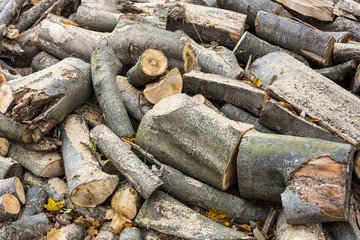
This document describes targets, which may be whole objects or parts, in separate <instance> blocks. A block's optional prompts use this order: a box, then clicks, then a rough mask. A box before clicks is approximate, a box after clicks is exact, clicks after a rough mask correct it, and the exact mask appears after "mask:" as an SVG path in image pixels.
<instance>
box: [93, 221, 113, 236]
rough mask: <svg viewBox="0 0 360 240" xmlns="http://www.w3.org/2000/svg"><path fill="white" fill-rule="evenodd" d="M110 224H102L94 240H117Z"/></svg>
mask: <svg viewBox="0 0 360 240" xmlns="http://www.w3.org/2000/svg"><path fill="white" fill-rule="evenodd" d="M110 224H111V223H110V222H106V223H104V224H103V225H102V226H101V228H100V229H99V233H98V235H97V236H96V238H95V240H117V239H118V238H117V237H116V235H115V233H114V231H113V228H112V227H111V226H110Z"/></svg>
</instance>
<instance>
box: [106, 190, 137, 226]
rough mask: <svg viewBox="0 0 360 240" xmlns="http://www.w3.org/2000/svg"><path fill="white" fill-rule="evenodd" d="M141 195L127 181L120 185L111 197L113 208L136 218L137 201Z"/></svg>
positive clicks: (124, 214)
mask: <svg viewBox="0 0 360 240" xmlns="http://www.w3.org/2000/svg"><path fill="white" fill-rule="evenodd" d="M138 200H139V196H138V193H137V191H136V190H135V189H134V188H133V187H132V186H131V184H129V183H125V184H123V185H121V186H120V187H119V189H118V190H117V191H116V193H115V194H114V195H113V197H112V199H111V208H112V209H113V210H114V211H116V212H117V213H119V214H120V215H122V216H124V217H126V218H127V219H130V220H132V219H134V218H135V217H136V214H137V206H136V205H137V202H138Z"/></svg>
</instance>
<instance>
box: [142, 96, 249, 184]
mask: <svg viewBox="0 0 360 240" xmlns="http://www.w3.org/2000/svg"><path fill="white" fill-rule="evenodd" d="M252 128H253V126H252V125H250V124H246V123H240V122H235V121H232V120H230V119H228V118H226V117H223V116H222V115H221V114H218V113H217V112H216V111H214V110H212V109H210V108H209V107H207V106H205V105H204V104H201V103H200V102H198V101H197V100H195V99H194V98H192V97H189V96H187V95H186V94H176V95H172V96H170V97H167V98H164V99H163V100H161V101H160V102H159V103H158V104H156V105H155V106H154V108H153V109H152V110H150V111H149V112H147V113H146V114H145V116H144V118H143V120H142V121H141V123H140V126H139V128H138V131H137V135H136V142H137V143H138V144H139V145H140V146H141V147H142V148H143V149H147V151H148V152H149V153H151V154H153V155H154V156H155V157H156V158H158V159H159V160H160V161H161V162H163V163H165V164H168V165H170V166H172V167H174V168H176V169H178V170H180V171H182V172H183V173H184V174H186V175H188V176H191V177H193V178H196V179H198V180H201V181H203V182H205V183H207V184H210V185H212V186H214V187H217V188H219V189H222V190H226V189H228V188H229V187H230V186H231V185H233V184H234V183H235V182H236V173H235V171H234V170H235V168H234V167H233V166H234V165H233V164H234V163H235V162H234V160H235V157H236V154H237V147H238V144H239V138H241V135H242V134H243V133H244V132H246V131H248V130H250V129H252Z"/></svg>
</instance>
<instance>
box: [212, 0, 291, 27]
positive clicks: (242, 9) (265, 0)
mask: <svg viewBox="0 0 360 240" xmlns="http://www.w3.org/2000/svg"><path fill="white" fill-rule="evenodd" d="M217 4H218V6H219V7H221V8H224V9H229V10H232V11H234V12H238V13H242V14H245V15H247V18H246V23H247V24H249V25H250V26H252V27H255V25H256V23H255V19H256V15H257V13H258V12H259V11H265V12H269V13H273V14H278V15H280V16H284V17H290V16H291V14H290V13H288V12H287V11H286V10H285V9H284V8H283V7H282V6H281V5H280V4H277V3H275V2H272V1H270V0H260V1H252V0H241V1H234V0H217Z"/></svg>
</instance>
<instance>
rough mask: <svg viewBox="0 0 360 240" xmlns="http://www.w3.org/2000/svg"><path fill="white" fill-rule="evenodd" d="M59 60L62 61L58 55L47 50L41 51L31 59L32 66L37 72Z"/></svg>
mask: <svg viewBox="0 0 360 240" xmlns="http://www.w3.org/2000/svg"><path fill="white" fill-rule="evenodd" d="M58 62H60V59H58V58H57V57H54V56H52V55H51V54H49V53H47V52H44V51H41V52H39V53H38V54H37V55H36V56H35V57H34V58H33V60H32V61H31V67H32V69H34V71H35V72H36V71H40V70H43V69H45V68H47V67H50V66H52V65H54V64H56V63H58Z"/></svg>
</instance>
